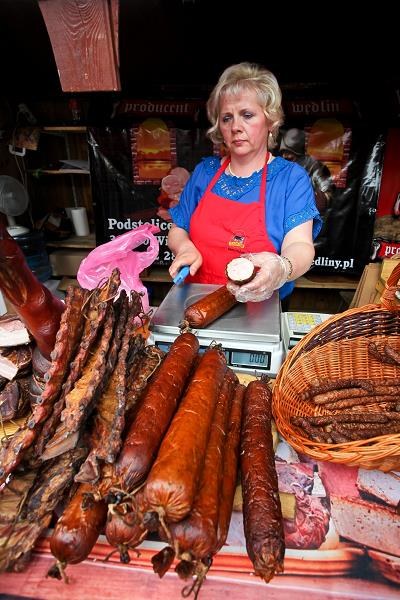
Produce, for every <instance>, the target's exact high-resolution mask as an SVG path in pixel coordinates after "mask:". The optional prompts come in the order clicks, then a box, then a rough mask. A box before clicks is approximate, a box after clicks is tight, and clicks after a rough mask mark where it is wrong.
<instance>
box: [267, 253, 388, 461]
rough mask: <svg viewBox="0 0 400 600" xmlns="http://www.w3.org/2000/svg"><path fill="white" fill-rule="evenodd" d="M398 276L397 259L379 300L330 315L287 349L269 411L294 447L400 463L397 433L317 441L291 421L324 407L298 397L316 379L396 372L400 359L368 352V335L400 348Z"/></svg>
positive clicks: (318, 455) (330, 457) (319, 455)
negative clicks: (336, 441)
mask: <svg viewBox="0 0 400 600" xmlns="http://www.w3.org/2000/svg"><path fill="white" fill-rule="evenodd" d="M399 278H400V262H399V264H398V265H397V266H396V268H395V269H394V270H393V272H392V274H391V276H390V277H389V279H388V282H387V286H386V289H385V291H384V293H383V295H382V297H381V303H380V304H368V305H366V306H363V307H360V308H353V309H349V310H347V311H345V312H343V313H340V314H338V315H333V316H332V317H330V318H329V319H327V320H326V321H324V323H322V324H321V325H319V326H318V327H316V328H315V329H313V330H312V331H311V332H310V333H309V334H308V335H306V336H305V337H304V338H303V339H302V340H301V341H300V342H298V343H297V344H296V346H295V347H294V348H293V349H292V350H291V351H290V352H289V354H288V356H287V358H286V360H285V361H284V363H283V365H282V367H281V369H280V370H279V373H278V376H277V378H276V381H275V385H274V388H273V413H274V418H275V422H276V425H277V428H278V430H279V432H280V433H281V435H282V436H283V437H284V438H285V439H286V440H287V441H288V442H289V443H290V444H291V446H293V448H295V449H296V450H297V451H299V452H302V453H304V454H307V455H308V456H311V457H312V458H314V459H316V460H326V461H332V462H338V463H344V464H347V465H352V466H361V467H363V468H366V469H380V470H382V471H389V470H396V469H397V470H398V469H400V434H390V435H382V436H378V437H374V438H370V439H366V440H359V441H355V442H346V443H340V444H328V443H318V442H315V441H313V440H310V439H307V438H306V437H304V436H305V434H304V432H303V431H301V430H300V429H297V428H296V427H295V426H294V425H293V424H292V423H291V418H292V417H293V416H309V415H323V414H325V413H326V412H327V411H326V410H324V409H323V407H322V406H321V405H320V406H316V405H315V404H314V402H312V400H300V399H299V398H300V395H301V394H302V392H304V391H305V390H307V388H309V387H310V386H311V385H312V382H313V381H315V379H330V380H334V379H342V378H343V379H344V378H345V379H371V380H374V379H384V378H391V379H392V378H393V379H394V378H400V365H388V364H385V363H382V362H380V361H378V360H376V359H374V358H373V357H371V356H370V354H369V353H368V344H369V343H370V342H371V341H375V342H378V343H379V342H382V341H383V340H384V341H385V342H386V343H390V346H392V347H393V348H395V349H396V350H397V351H400V304H399V303H398V302H397V301H396V296H395V294H396V291H397V290H398V289H399V287H398V286H399ZM399 400H400V399H399ZM337 412H339V411H337Z"/></svg>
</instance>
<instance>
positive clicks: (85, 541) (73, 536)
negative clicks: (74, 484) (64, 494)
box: [50, 483, 107, 575]
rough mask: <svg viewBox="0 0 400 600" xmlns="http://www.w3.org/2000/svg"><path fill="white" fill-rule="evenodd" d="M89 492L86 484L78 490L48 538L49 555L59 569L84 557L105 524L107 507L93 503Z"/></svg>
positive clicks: (101, 502)
mask: <svg viewBox="0 0 400 600" xmlns="http://www.w3.org/2000/svg"><path fill="white" fill-rule="evenodd" d="M91 491H92V487H91V486H90V485H89V484H86V483H82V484H81V485H80V486H79V487H78V489H77V491H76V492H75V494H74V495H73V496H72V498H71V500H70V502H69V504H68V505H67V507H66V509H65V510H64V512H63V514H62V515H61V517H60V518H59V519H58V521H57V523H56V526H55V528H54V532H53V535H52V536H51V538H50V549H51V552H52V554H53V555H54V556H55V558H56V559H57V560H58V562H59V564H60V567H61V569H64V568H65V566H66V565H67V564H75V563H78V562H81V561H82V560H84V559H85V558H87V556H88V555H89V553H90V551H91V549H92V548H93V546H94V545H95V543H96V541H97V538H98V537H99V534H100V533H101V530H102V528H103V526H104V523H105V521H106V517H107V504H106V503H105V502H104V501H103V500H100V501H95V500H94V499H93V496H92V494H91ZM50 574H52V575H54V573H50Z"/></svg>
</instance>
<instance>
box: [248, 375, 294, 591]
mask: <svg viewBox="0 0 400 600" xmlns="http://www.w3.org/2000/svg"><path fill="white" fill-rule="evenodd" d="M271 405H272V393H271V390H270V389H269V387H268V385H267V384H266V383H264V381H262V380H254V381H251V382H250V383H249V384H248V386H247V389H246V393H245V396H244V404H243V424H242V440H241V472H242V492H243V520H244V532H245V538H246V548H247V553H248V555H249V558H250V560H251V561H252V563H253V566H254V571H255V574H256V575H258V576H259V577H261V578H262V579H264V580H265V581H266V582H268V581H269V580H270V579H271V578H272V577H273V576H274V575H275V573H280V572H282V571H283V557H284V554H285V544H284V532H283V521H282V511H281V505H280V500H279V493H278V477H277V474H276V469H275V461H274V449H273V441H272V432H271V419H272V412H271Z"/></svg>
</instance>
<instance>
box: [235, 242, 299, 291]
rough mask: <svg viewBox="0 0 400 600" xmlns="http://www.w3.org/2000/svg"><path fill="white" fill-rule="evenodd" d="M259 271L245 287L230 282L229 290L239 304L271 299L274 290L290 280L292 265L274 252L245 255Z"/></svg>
mask: <svg viewBox="0 0 400 600" xmlns="http://www.w3.org/2000/svg"><path fill="white" fill-rule="evenodd" d="M243 256H245V257H246V258H248V259H249V260H251V262H252V263H253V264H254V266H255V267H258V271H257V273H256V275H255V277H254V278H253V279H252V280H251V281H250V282H249V283H246V284H244V285H240V286H239V285H236V284H235V283H232V282H228V284H227V286H226V287H227V288H228V290H229V291H230V292H231V294H233V295H234V296H235V298H236V300H237V301H238V302H261V301H262V300H267V299H268V298H271V296H272V294H273V293H274V290H277V289H278V288H280V287H281V286H282V285H283V284H284V283H285V282H286V281H287V279H288V275H289V271H290V263H289V262H288V261H286V260H285V259H283V258H282V257H281V256H279V254H275V253H274V252H258V253H257V254H244V255H243Z"/></svg>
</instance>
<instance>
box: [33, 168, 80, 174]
mask: <svg viewBox="0 0 400 600" xmlns="http://www.w3.org/2000/svg"><path fill="white" fill-rule="evenodd" d="M29 173H37V174H38V175H90V171H87V170H86V169H32V170H30V171H29Z"/></svg>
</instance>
